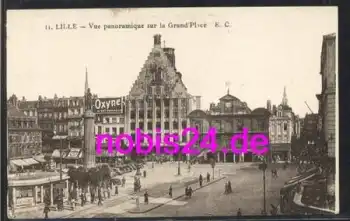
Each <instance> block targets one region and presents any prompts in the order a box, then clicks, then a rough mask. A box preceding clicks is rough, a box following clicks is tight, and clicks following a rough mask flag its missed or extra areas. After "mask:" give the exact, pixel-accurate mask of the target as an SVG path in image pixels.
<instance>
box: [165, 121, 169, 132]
mask: <svg viewBox="0 0 350 221" xmlns="http://www.w3.org/2000/svg"><path fill="white" fill-rule="evenodd" d="M164 129H165V130H169V122H164Z"/></svg>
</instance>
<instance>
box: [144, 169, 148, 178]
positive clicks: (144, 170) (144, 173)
mask: <svg viewBox="0 0 350 221" xmlns="http://www.w3.org/2000/svg"><path fill="white" fill-rule="evenodd" d="M146 175H147V173H146V170H144V171H143V177H144V178H146Z"/></svg>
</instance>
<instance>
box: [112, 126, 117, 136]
mask: <svg viewBox="0 0 350 221" xmlns="http://www.w3.org/2000/svg"><path fill="white" fill-rule="evenodd" d="M112 134H113V135H116V134H117V128H116V127H112Z"/></svg>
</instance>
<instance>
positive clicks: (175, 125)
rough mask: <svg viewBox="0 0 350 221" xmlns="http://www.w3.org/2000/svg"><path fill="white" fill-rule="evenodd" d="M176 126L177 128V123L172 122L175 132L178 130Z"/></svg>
mask: <svg viewBox="0 0 350 221" xmlns="http://www.w3.org/2000/svg"><path fill="white" fill-rule="evenodd" d="M178 126H179V125H178V123H177V122H176V121H173V129H175V130H177V129H179V127H178Z"/></svg>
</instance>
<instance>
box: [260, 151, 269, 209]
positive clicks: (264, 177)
mask: <svg viewBox="0 0 350 221" xmlns="http://www.w3.org/2000/svg"><path fill="white" fill-rule="evenodd" d="M259 169H260V170H262V171H263V191H264V209H263V213H264V214H267V211H266V169H267V163H266V158H264V161H263V162H262V163H261V164H260V165H259Z"/></svg>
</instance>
